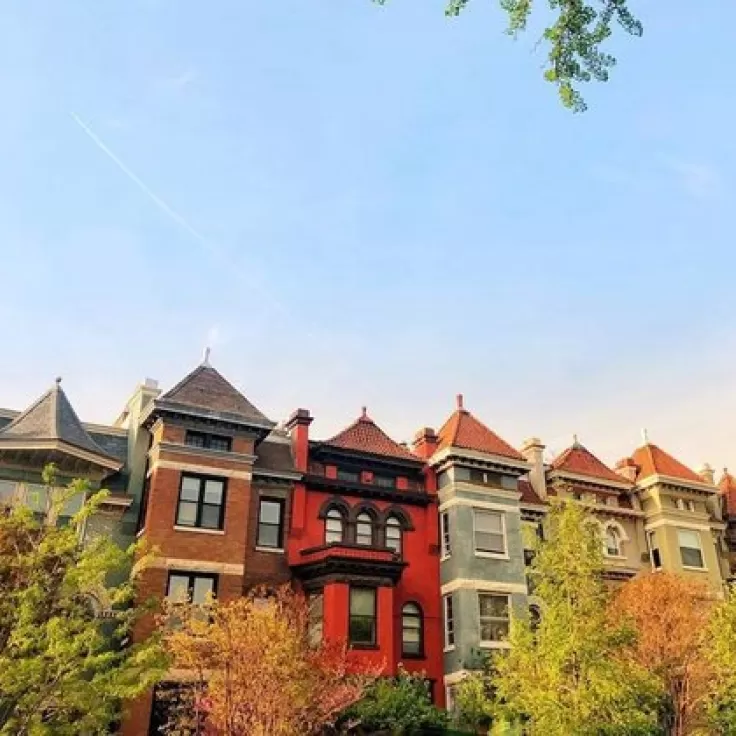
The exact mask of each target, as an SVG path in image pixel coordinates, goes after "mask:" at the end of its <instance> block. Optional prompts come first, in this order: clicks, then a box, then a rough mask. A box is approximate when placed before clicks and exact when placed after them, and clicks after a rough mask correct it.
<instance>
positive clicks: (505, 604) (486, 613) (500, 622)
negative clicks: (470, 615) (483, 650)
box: [478, 593, 509, 644]
mask: <svg viewBox="0 0 736 736" xmlns="http://www.w3.org/2000/svg"><path fill="white" fill-rule="evenodd" d="M478 609H479V619H480V640H481V643H484V644H497V643H498V642H502V641H506V639H508V636H509V597H508V596H507V595H497V594H495V593H478Z"/></svg>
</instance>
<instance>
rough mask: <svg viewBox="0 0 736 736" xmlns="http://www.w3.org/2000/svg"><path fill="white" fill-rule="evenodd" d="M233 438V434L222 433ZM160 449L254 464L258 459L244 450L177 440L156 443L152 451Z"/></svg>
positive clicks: (160, 450) (211, 458)
mask: <svg viewBox="0 0 736 736" xmlns="http://www.w3.org/2000/svg"><path fill="white" fill-rule="evenodd" d="M199 433H200V434H207V432H199ZM221 436H223V437H227V438H228V439H232V435H221ZM155 450H158V451H159V452H173V453H175V454H183V455H197V456H198V457H205V458H208V459H210V460H231V461H235V462H242V463H248V464H249V465H252V464H253V463H254V462H255V461H256V456H255V455H249V454H248V453H244V452H232V451H231V450H212V449H210V448H209V447H199V446H197V445H187V444H183V445H180V444H179V443H177V442H159V443H158V444H157V445H155V446H154V447H153V448H152V449H151V451H155Z"/></svg>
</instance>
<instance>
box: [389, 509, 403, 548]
mask: <svg viewBox="0 0 736 736" xmlns="http://www.w3.org/2000/svg"><path fill="white" fill-rule="evenodd" d="M386 546H387V547H388V548H389V549H392V550H393V551H394V552H396V554H397V555H400V554H401V522H400V521H399V520H398V519H397V518H396V517H395V516H389V517H388V519H387V520H386Z"/></svg>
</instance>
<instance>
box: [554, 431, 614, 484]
mask: <svg viewBox="0 0 736 736" xmlns="http://www.w3.org/2000/svg"><path fill="white" fill-rule="evenodd" d="M552 468H553V469H554V470H560V471H562V472H566V473H576V474H577V475H585V476H588V477H589V478H596V479H598V480H603V481H612V482H614V483H626V482H627V481H626V478H624V477H622V476H620V475H619V474H618V473H616V472H614V471H613V470H611V468H609V467H608V466H607V465H605V464H604V463H603V462H601V461H600V460H599V459H598V458H597V457H596V456H595V455H594V454H593V453H592V452H591V451H590V450H588V449H587V448H585V447H583V446H582V445H581V444H580V443H579V442H578V441H577V440H576V441H575V443H574V444H573V445H572V447H568V448H567V450H565V451H564V452H563V453H562V454H561V455H560V456H559V457H557V458H556V459H555V460H553V461H552Z"/></svg>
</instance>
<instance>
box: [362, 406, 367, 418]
mask: <svg viewBox="0 0 736 736" xmlns="http://www.w3.org/2000/svg"><path fill="white" fill-rule="evenodd" d="M360 418H361V419H368V407H367V406H362V407H361V408H360Z"/></svg>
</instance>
